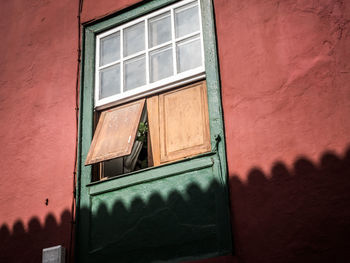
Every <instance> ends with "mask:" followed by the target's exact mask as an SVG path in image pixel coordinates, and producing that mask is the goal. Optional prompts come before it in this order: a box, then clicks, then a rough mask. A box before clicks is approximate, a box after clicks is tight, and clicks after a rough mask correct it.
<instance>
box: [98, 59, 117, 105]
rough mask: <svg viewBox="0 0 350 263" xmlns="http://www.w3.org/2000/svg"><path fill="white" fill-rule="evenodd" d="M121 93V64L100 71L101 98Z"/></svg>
mask: <svg viewBox="0 0 350 263" xmlns="http://www.w3.org/2000/svg"><path fill="white" fill-rule="evenodd" d="M118 93H120V64H117V65H114V66H112V67H108V68H105V69H103V70H101V71H100V99H103V98H106V97H109V96H112V95H115V94H118Z"/></svg>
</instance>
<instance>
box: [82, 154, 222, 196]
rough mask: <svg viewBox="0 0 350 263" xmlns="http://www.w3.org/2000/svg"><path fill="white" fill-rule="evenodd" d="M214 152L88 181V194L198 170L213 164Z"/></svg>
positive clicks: (105, 191) (96, 193) (100, 192)
mask: <svg viewBox="0 0 350 263" xmlns="http://www.w3.org/2000/svg"><path fill="white" fill-rule="evenodd" d="M215 154H216V152H208V153H204V154H200V155H197V156H195V157H191V158H186V159H182V160H179V161H176V162H172V163H168V164H163V165H160V166H156V167H149V168H146V169H142V170H138V171H135V172H132V173H128V174H123V175H119V176H115V177H111V178H108V179H105V180H102V181H98V182H93V183H89V184H87V185H86V186H87V187H88V188H89V191H90V195H98V194H102V193H107V192H111V191H114V190H117V189H122V188H125V187H129V186H132V185H137V184H142V183H145V182H150V181H154V180H159V179H162V178H166V177H171V176H175V175H178V174H181V173H185V172H190V171H194V170H199V169H201V168H208V167H211V166H213V165H214V160H213V158H211V157H212V156H213V155H215Z"/></svg>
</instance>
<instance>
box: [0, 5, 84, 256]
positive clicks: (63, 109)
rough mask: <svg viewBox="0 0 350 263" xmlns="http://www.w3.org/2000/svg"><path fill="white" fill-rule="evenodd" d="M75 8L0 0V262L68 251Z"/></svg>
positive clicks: (71, 178) (73, 120) (73, 131)
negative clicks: (56, 250)
mask: <svg viewBox="0 0 350 263" xmlns="http://www.w3.org/2000/svg"><path fill="white" fill-rule="evenodd" d="M77 9H78V6H77V3H75V1H69V0H65V1H48V0H32V1H20V0H14V1H1V7H0V28H1V31H2V37H1V41H0V50H1V56H0V57H1V59H0V122H1V129H0V145H1V150H0V152H1V154H0V155H1V158H0V167H1V178H2V180H1V183H0V231H1V232H0V234H1V238H0V243H1V245H0V261H1V262H40V261H41V250H42V248H44V247H48V246H53V245H59V244H61V245H63V246H65V247H66V248H68V247H69V246H70V244H69V243H70V242H69V239H70V226H71V224H70V221H71V216H70V215H71V212H70V210H71V204H72V198H73V195H72V192H73V167H74V151H75V150H74V149H75V131H76V126H75V80H76V65H77V41H78V31H77V18H76V15H77ZM46 199H48V203H47V205H46Z"/></svg>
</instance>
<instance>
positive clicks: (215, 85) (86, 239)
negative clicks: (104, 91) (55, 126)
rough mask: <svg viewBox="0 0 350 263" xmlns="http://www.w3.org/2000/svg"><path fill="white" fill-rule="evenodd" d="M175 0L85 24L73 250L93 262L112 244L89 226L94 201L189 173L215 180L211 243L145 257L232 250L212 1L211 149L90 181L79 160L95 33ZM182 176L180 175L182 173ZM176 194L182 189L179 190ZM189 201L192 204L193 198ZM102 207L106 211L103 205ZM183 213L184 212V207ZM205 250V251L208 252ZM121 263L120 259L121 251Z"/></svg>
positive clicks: (88, 128) (206, 27)
mask: <svg viewBox="0 0 350 263" xmlns="http://www.w3.org/2000/svg"><path fill="white" fill-rule="evenodd" d="M175 2H177V1H174V0H153V1H147V2H146V3H143V2H140V3H139V4H136V5H134V6H132V7H130V8H127V10H122V11H120V12H117V13H116V14H115V15H113V16H110V17H107V18H105V19H103V20H100V21H95V22H92V23H88V24H86V25H84V28H83V60H82V73H81V88H80V116H79V141H78V161H77V164H78V165H77V167H78V170H77V245H76V254H77V260H78V262H96V261H97V260H104V261H105V262H108V261H109V260H108V259H111V258H112V257H113V255H111V252H110V251H109V252H108V251H107V252H104V250H103V249H104V248H105V247H106V248H108V246H111V245H110V243H108V240H107V239H108V237H105V238H104V239H106V240H102V241H101V240H99V238H100V236H99V235H98V233H99V232H98V231H100V230H101V229H99V230H96V229H95V230H94V229H93V227H92V226H93V225H94V224H95V226H96V224H98V225H99V223H94V222H95V221H94V220H95V219H96V218H95V217H94V216H95V214H96V213H97V208H95V207H94V202H97V200H102V199H103V200H108V198H110V195H112V194H114V195H115V194H118V193H123V195H124V196H125V195H126V194H130V195H132V194H134V193H135V191H137V190H138V189H140V187H141V188H142V186H143V185H145V184H153V185H152V187H153V186H154V187H155V188H154V189H157V187H159V188H161V187H162V186H161V184H162V181H163V182H167V185H170V186H169V187H171V186H172V185H174V187H175V185H177V186H178V185H181V182H184V181H185V180H186V178H192V179H191V180H192V181H191V182H190V183H191V185H192V184H197V183H198V185H200V186H203V187H204V188H205V187H206V186H208V180H209V179H211V178H212V177H213V178H212V179H213V180H214V181H215V187H214V188H211V191H212V192H213V191H214V193H213V194H214V196H215V198H216V199H215V202H216V203H215V205H216V207H215V215H211V218H212V217H215V222H216V225H215V235H214V236H215V237H216V240H215V242H212V243H210V244H213V245H211V246H210V247H208V248H203V249H202V248H198V249H197V248H195V249H193V251H191V249H186V248H182V247H181V245H180V247H179V248H178V249H179V251H181V252H179V254H176V253H175V254H174V253H173V252H171V248H170V247H171V246H172V245H171V242H170V243H169V250H166V251H168V252H165V253H163V252H162V253H161V252H159V255H158V254H157V253H158V252H157V251H159V250H157V249H155V250H154V249H150V251H151V252H152V255H153V257H152V256H150V258H148V259H147V260H146V261H153V260H170V261H172V260H174V261H179V260H192V259H193V260H194V259H199V258H206V257H213V256H220V255H224V254H228V253H230V252H231V251H232V248H231V246H232V241H231V229H230V215H229V200H228V198H229V196H228V177H227V166H226V150H225V140H224V124H223V114H222V106H221V94H220V78H219V64H218V58H217V49H216V32H215V22H214V10H213V3H212V1H211V0H200V3H201V4H200V7H201V16H202V32H203V44H204V56H205V72H206V85H207V94H208V109H209V125H210V142H211V149H212V150H211V152H209V153H205V154H201V155H199V156H195V157H192V158H188V159H185V160H181V161H176V162H173V163H169V164H165V165H162V166H158V167H150V168H148V169H145V170H141V171H136V172H133V173H130V174H126V175H124V176H121V177H115V178H110V179H107V180H103V181H99V182H94V183H91V182H92V168H91V166H85V165H84V162H85V159H86V156H87V153H88V151H89V147H90V144H91V141H92V138H93V129H94V89H95V87H94V85H95V80H94V70H95V46H96V43H95V41H96V35H97V34H99V33H101V32H104V31H106V30H109V29H111V28H114V27H117V26H120V25H122V24H124V23H127V22H129V21H131V20H133V19H136V18H138V17H140V16H142V15H145V14H148V13H151V12H153V11H155V10H158V9H160V8H162V7H165V6H167V5H170V4H172V3H175ZM201 171H203V172H201ZM201 173H202V174H205V176H206V177H205V176H204V175H203V178H204V177H205V178H204V179H201V178H202V175H200V174H201ZM186 174H188V175H186ZM182 175H185V177H183V176H182ZM176 182H177V183H176ZM179 183H180V184H179ZM159 191H160V193H161V191H162V190H161V189H159ZM169 191H170V190H169ZM184 191H185V190H184ZM208 191H209V190H208ZM179 194H180V195H181V194H182V192H181V191H180V190H179ZM111 202H112V201H111ZM194 205H196V204H195V203H194ZM94 209H95V210H94ZM106 209H107V210H108V204H107V208H106ZM204 210H205V209H204ZM99 211H100V210H99ZM191 211H193V209H191ZM184 213H186V211H185V212H184ZM96 220H97V221H98V222H103V220H104V219H103V217H102V216H101V218H99V219H96ZM97 221H96V222H97ZM96 233H97V234H96ZM199 236H200V235H199ZM170 239H171V238H170ZM96 240H98V241H96ZM95 241H96V242H95ZM198 242H200V240H198ZM185 244H186V240H184V247H186V246H187V247H188V246H189V243H188V244H187V245H185ZM126 250H127V249H126ZM111 251H112V250H111ZM123 251H124V250H123ZM205 251H208V253H206V252H205ZM118 255H119V256H120V255H121V254H120V253H117V252H116V256H117V257H118ZM111 261H112V260H111ZM121 262H123V258H122V256H121ZM130 262H133V261H130ZM141 262H142V261H141Z"/></svg>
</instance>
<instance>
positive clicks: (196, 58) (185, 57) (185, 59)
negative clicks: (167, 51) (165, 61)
mask: <svg viewBox="0 0 350 263" xmlns="http://www.w3.org/2000/svg"><path fill="white" fill-rule="evenodd" d="M176 52H177V70H178V72H184V71H186V70H189V69H193V68H197V67H199V66H201V65H202V52H201V42H200V39H199V38H197V39H194V40H193V39H192V38H191V39H190V40H185V41H181V42H179V43H178V44H177V45H176Z"/></svg>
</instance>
